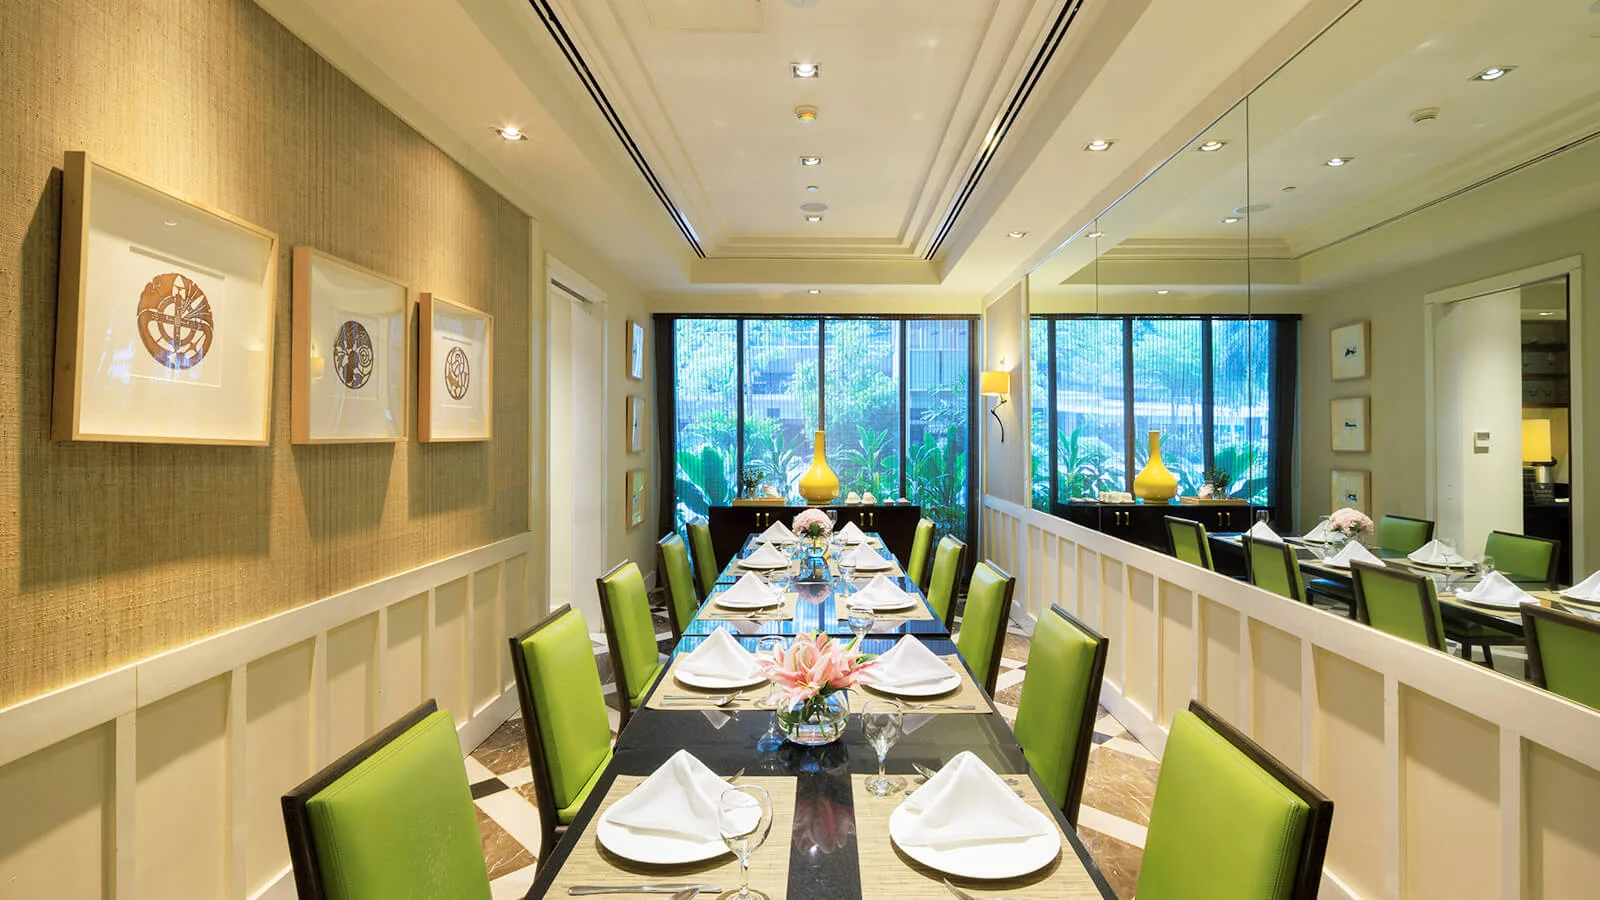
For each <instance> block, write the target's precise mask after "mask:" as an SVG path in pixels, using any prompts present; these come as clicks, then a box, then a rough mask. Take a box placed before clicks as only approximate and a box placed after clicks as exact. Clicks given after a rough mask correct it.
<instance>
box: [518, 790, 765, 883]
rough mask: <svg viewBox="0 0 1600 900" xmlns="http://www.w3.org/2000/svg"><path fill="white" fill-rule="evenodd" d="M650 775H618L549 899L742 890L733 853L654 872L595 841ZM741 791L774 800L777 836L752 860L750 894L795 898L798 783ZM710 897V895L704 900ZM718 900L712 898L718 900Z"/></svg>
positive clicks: (752, 857) (557, 878) (559, 874)
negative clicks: (594, 892) (643, 887)
mask: <svg viewBox="0 0 1600 900" xmlns="http://www.w3.org/2000/svg"><path fill="white" fill-rule="evenodd" d="M645 777H646V776H644V775H618V776H617V780H616V781H615V782H614V783H613V784H612V785H611V790H610V791H608V792H607V793H606V797H605V800H603V801H601V804H600V810H599V814H597V815H596V816H595V817H594V819H592V820H590V822H589V825H588V827H586V828H585V829H584V830H583V834H582V835H580V836H579V838H578V841H577V843H575V844H574V845H573V848H572V853H571V854H570V855H568V856H567V859H566V862H564V863H562V865H561V871H560V872H559V873H557V874H556V877H555V880H554V881H552V882H551V885H550V890H549V892H548V893H547V894H546V896H549V897H565V896H567V888H569V887H572V886H573V885H575V884H614V885H624V884H627V885H632V884H645V883H647V882H673V883H684V884H689V883H700V884H714V885H717V886H718V887H721V888H722V889H723V891H724V892H726V891H737V890H738V889H739V861H738V860H737V859H735V858H734V856H733V854H732V853H728V854H725V855H723V856H719V857H717V858H716V859H712V860H708V861H706V862H701V863H691V864H689V865H681V866H649V865H644V864H642V863H635V862H630V861H629V860H625V859H622V858H621V857H618V856H614V855H612V854H611V853H609V852H607V851H606V850H605V848H603V847H601V846H600V842H599V841H598V840H597V839H596V838H595V836H594V830H595V827H596V825H597V824H598V823H599V821H600V817H601V815H604V814H605V811H606V810H607V809H610V808H611V805H612V804H613V803H615V802H617V801H618V800H620V799H622V798H623V797H626V796H627V795H628V794H629V793H631V792H632V791H633V789H634V788H637V787H638V786H639V785H640V784H643V783H644V780H645ZM738 783H739V784H740V785H747V784H750V785H756V786H758V787H763V788H766V789H767V793H769V794H771V795H772V834H771V835H770V836H769V837H768V838H767V842H766V843H765V844H762V845H761V848H760V849H759V850H757V851H756V852H755V853H754V854H752V855H751V857H750V889H751V890H753V891H757V890H758V891H760V892H761V893H763V894H765V895H766V896H767V897H769V898H771V900H786V898H787V897H788V893H789V844H790V841H791V835H792V833H793V831H794V797H795V780H794V779H793V778H781V777H778V778H769V777H762V778H741V779H739V782H738ZM703 896H706V895H703ZM715 896H716V895H715V894H712V895H709V897H715Z"/></svg>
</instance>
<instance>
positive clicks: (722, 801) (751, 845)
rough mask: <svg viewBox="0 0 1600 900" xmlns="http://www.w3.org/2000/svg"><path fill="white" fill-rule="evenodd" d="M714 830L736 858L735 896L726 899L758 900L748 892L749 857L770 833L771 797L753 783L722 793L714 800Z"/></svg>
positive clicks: (758, 899) (757, 895)
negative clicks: (737, 885)
mask: <svg viewBox="0 0 1600 900" xmlns="http://www.w3.org/2000/svg"><path fill="white" fill-rule="evenodd" d="M717 831H718V832H720V833H721V834H722V842H723V843H724V844H727V845H728V849H729V850H732V851H733V855H734V856H737V857H739V893H737V894H733V895H732V896H730V897H728V898H727V900H762V898H761V895H760V894H755V893H751V891H750V855H751V854H752V853H755V852H756V848H757V847H760V846H761V845H762V844H764V843H766V841H767V835H768V833H770V832H771V831H772V796H771V795H770V794H768V793H767V791H766V789H765V788H761V787H756V786H755V785H753V784H743V785H739V786H738V787H732V788H729V789H727V790H725V791H723V792H722V796H721V797H719V798H718V799H717Z"/></svg>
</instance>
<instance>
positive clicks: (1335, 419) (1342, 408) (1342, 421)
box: [1328, 397, 1371, 453]
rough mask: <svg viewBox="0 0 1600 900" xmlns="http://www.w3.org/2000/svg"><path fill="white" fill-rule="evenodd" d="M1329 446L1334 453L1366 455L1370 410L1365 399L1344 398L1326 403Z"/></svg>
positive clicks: (1368, 442)
mask: <svg viewBox="0 0 1600 900" xmlns="http://www.w3.org/2000/svg"><path fill="white" fill-rule="evenodd" d="M1328 413H1329V422H1328V424H1329V427H1330V428H1331V429H1332V431H1331V433H1330V436H1329V445H1330V447H1331V448H1332V450H1333V451H1334V452H1335V453H1366V452H1367V450H1368V448H1369V446H1370V441H1369V435H1368V434H1367V432H1368V427H1369V423H1370V421H1371V409H1370V403H1369V400H1368V398H1366V397H1345V398H1342V399H1339V400H1333V401H1330V402H1329V403H1328Z"/></svg>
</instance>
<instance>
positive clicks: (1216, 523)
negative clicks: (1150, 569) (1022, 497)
mask: <svg viewBox="0 0 1600 900" xmlns="http://www.w3.org/2000/svg"><path fill="white" fill-rule="evenodd" d="M1259 510H1267V512H1268V513H1270V512H1271V508H1270V507H1265V506H1246V505H1244V504H1238V505H1233V504H1220V503H1218V504H1210V503H1200V504H1194V503H1148V504H1147V503H1145V502H1144V501H1143V500H1141V501H1139V502H1137V503H1076V502H1075V503H1057V504H1056V508H1055V514H1056V515H1058V516H1060V517H1061V518H1063V519H1066V520H1067V521H1069V522H1076V523H1077V524H1079V525H1083V526H1085V527H1087V528H1093V529H1094V530H1096V531H1103V532H1105V533H1106V534H1109V535H1111V536H1112V537H1117V538H1121V539H1122V540H1125V541H1127V542H1129V543H1131V544H1138V545H1139V546H1141V547H1149V548H1150V549H1152V550H1160V551H1161V552H1162V553H1168V552H1171V550H1172V546H1171V545H1172V541H1171V539H1170V538H1169V537H1168V536H1167V524H1166V519H1167V516H1173V517H1175V518H1179V519H1189V520H1192V521H1195V522H1199V523H1200V524H1201V525H1204V526H1205V527H1206V531H1207V532H1219V531H1247V530H1249V528H1250V526H1251V524H1252V523H1254V522H1255V514H1256V512H1257V511H1259Z"/></svg>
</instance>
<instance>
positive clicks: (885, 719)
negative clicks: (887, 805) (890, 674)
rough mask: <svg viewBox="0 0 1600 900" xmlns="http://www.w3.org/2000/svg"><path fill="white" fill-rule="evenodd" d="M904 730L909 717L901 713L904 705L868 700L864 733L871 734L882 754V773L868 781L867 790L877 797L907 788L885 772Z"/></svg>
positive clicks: (898, 779) (880, 756)
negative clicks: (886, 760) (885, 765)
mask: <svg viewBox="0 0 1600 900" xmlns="http://www.w3.org/2000/svg"><path fill="white" fill-rule="evenodd" d="M904 728H905V716H904V714H903V713H902V712H901V711H900V704H898V703H895V702H894V701H892V700H868V701H867V705H866V706H865V707H863V708H862V710H861V730H862V731H863V732H864V733H865V734H866V735H867V741H868V742H869V743H871V744H872V749H874V750H876V751H878V774H877V776H875V777H873V778H869V779H867V790H869V791H871V792H872V795H873V796H874V797H888V796H890V795H892V794H895V793H898V792H899V791H900V790H901V789H902V788H904V787H905V786H906V780H905V779H904V778H901V777H900V776H898V775H885V774H884V771H883V763H884V760H885V759H887V758H888V756H889V748H891V747H893V746H894V745H895V744H896V743H898V742H899V740H900V735H901V734H902V733H903V731H904Z"/></svg>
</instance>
